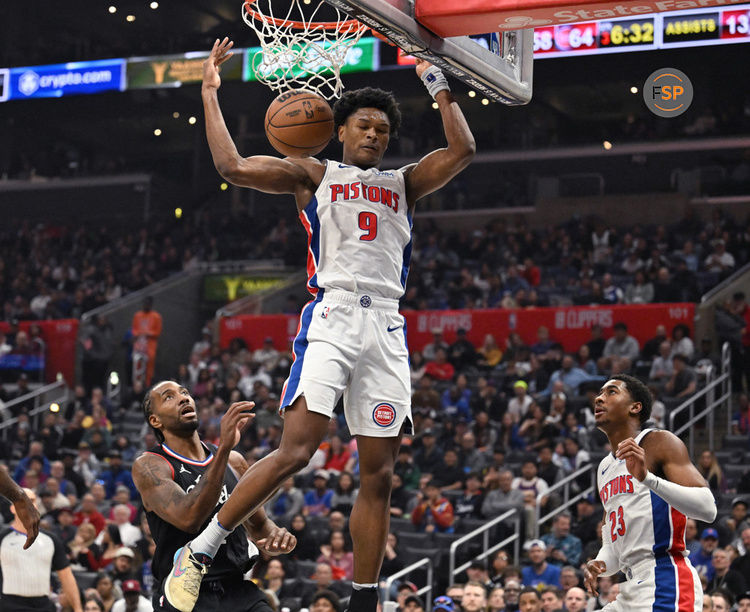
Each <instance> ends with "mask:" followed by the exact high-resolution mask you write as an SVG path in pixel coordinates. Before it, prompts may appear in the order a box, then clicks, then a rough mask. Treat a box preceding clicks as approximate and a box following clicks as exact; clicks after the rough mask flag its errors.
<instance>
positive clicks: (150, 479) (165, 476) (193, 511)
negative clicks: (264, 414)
mask: <svg viewBox="0 0 750 612" xmlns="http://www.w3.org/2000/svg"><path fill="white" fill-rule="evenodd" d="M254 407H255V404H254V403H253V402H237V403H235V404H232V405H231V406H230V407H229V409H228V410H227V412H226V413H225V414H224V416H223V417H222V419H221V434H220V438H219V445H218V447H217V449H216V453H215V454H214V459H213V461H211V464H210V466H209V468H208V469H207V470H206V472H205V474H204V475H203V477H202V478H201V479H200V481H199V482H198V484H196V485H195V487H193V488H192V489H191V490H190V492H189V493H186V492H185V491H184V490H183V489H182V488H181V487H180V485H178V484H177V483H176V482H175V481H174V480H173V475H172V468H171V467H170V465H169V463H168V462H167V461H166V460H164V458H162V457H160V456H158V455H154V454H151V453H144V454H143V455H141V456H140V457H138V459H136V461H135V463H133V480H134V481H135V486H136V488H137V489H138V491H139V493H140V494H141V498H142V500H143V505H144V507H145V508H146V510H151V511H153V512H155V513H156V514H158V515H159V516H160V517H161V518H162V519H164V520H165V521H167V522H168V523H170V524H171V525H174V526H175V527H177V528H178V529H180V530H182V531H186V532H188V533H198V531H199V530H200V528H201V525H203V523H205V522H206V520H208V518H209V517H210V516H211V514H212V513H213V511H214V510H215V508H216V504H217V502H218V501H219V495H220V494H221V488H222V486H223V484H224V473H225V471H226V468H227V462H228V461H229V455H230V453H231V451H232V448H234V447H235V446H237V444H238V442H239V438H240V436H241V434H242V430H243V429H244V427H245V426H246V425H247V424H248V423H249V422H250V420H251V419H252V418H253V417H254V415H253V414H252V413H251V412H250V411H251V410H252V409H253V408H254Z"/></svg>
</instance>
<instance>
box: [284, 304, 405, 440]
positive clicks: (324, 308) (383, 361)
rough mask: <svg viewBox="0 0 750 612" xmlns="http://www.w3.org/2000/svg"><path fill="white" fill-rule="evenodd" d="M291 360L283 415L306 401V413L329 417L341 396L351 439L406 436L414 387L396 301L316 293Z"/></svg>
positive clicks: (306, 309)
mask: <svg viewBox="0 0 750 612" xmlns="http://www.w3.org/2000/svg"><path fill="white" fill-rule="evenodd" d="M293 350H294V362H293V363H292V367H291V370H290V372H289V378H287V380H286V382H285V383H284V389H283V390H282V392H281V410H282V412H283V410H284V409H285V408H286V407H287V406H291V405H292V404H293V403H294V401H295V400H296V399H297V398H298V397H299V396H300V395H304V396H305V400H306V402H307V409H308V410H311V411H313V412H318V413H320V414H324V415H326V416H328V417H329V418H330V417H331V416H332V415H333V410H334V408H335V407H336V403H337V402H338V400H339V399H340V398H341V397H342V395H343V398H344V414H345V416H346V422H347V424H348V426H349V431H350V432H351V433H352V434H353V435H365V436H374V437H382V438H389V437H394V436H397V435H398V434H399V432H400V431H401V427H402V426H404V424H405V425H406V427H405V430H406V433H411V429H412V418H411V381H410V377H409V351H408V349H407V347H406V321H405V319H404V317H402V316H401V315H400V314H399V312H398V300H393V299H387V298H378V297H374V296H369V295H364V294H363V295H357V294H354V293H350V292H348V291H338V290H329V291H323V290H321V291H320V293H319V294H318V296H317V297H316V298H315V299H314V300H313V301H311V302H309V303H308V304H307V305H306V306H305V307H304V308H303V309H302V314H301V316H300V324H299V331H298V332H297V336H296V338H295V339H294V348H293Z"/></svg>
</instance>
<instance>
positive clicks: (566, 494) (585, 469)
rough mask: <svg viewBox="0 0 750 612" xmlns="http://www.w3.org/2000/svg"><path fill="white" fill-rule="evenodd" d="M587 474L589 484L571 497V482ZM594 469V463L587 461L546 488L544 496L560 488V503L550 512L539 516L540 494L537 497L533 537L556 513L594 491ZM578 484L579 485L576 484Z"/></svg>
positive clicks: (537, 534)
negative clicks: (589, 479) (589, 480)
mask: <svg viewBox="0 0 750 612" xmlns="http://www.w3.org/2000/svg"><path fill="white" fill-rule="evenodd" d="M586 474H588V475H589V478H591V485H590V486H588V487H587V488H585V489H583V490H581V491H580V492H579V493H577V494H576V495H573V496H572V497H571V490H570V487H571V485H572V484H574V483H576V481H577V480H578V479H579V478H580V477H581V476H584V475H586ZM595 478H596V470H595V469H594V465H593V464H592V463H587V464H586V465H583V466H581V467H579V468H578V469H577V470H576V471H575V472H571V473H570V474H568V475H567V476H566V477H565V478H563V479H562V480H560V481H559V482H556V483H555V484H553V485H552V486H551V487H550V488H549V489H547V491H546V493H545V494H544V496H545V497H547V496H549V495H550V493H554V492H555V491H557V490H559V489H562V496H563V499H562V504H560V505H559V506H557V507H556V508H555V509H554V510H552V511H551V512H548V513H547V514H545V515H544V516H541V514H542V508H541V505H540V503H539V502H540V501H541V497H542V496H541V495H540V496H539V497H537V500H536V505H535V506H534V537H535V538H538V537H539V531H540V528H541V526H542V525H544V524H545V523H546V522H547V521H549V520H551V519H553V518H555V517H556V516H557V515H558V514H560V513H561V512H564V511H565V510H567V509H568V508H570V507H571V506H572V505H573V504H575V503H577V502H578V501H579V500H581V499H583V498H584V497H586V496H587V495H591V494H592V493H595V492H596V480H594V479H595ZM578 486H580V485H578Z"/></svg>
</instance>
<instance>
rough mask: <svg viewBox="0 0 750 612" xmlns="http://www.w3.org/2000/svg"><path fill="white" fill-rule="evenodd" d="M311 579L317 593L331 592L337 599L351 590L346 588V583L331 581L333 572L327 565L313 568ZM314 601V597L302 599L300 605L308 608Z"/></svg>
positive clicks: (319, 564) (323, 564)
mask: <svg viewBox="0 0 750 612" xmlns="http://www.w3.org/2000/svg"><path fill="white" fill-rule="evenodd" d="M312 577H313V580H315V587H316V589H317V591H325V590H328V591H333V592H334V593H335V594H336V595H337V596H339V597H346V596H347V595H348V594H349V593H348V592H347V591H350V590H351V587H350V586H347V584H346V583H344V582H341V581H339V580H334V579H333V570H332V569H331V566H330V565H328V563H318V564H317V565H316V566H315V573H314V574H313V576H312ZM314 600H315V596H314V595H313V596H312V597H310V598H309V599H308V600H305V598H304V597H303V599H302V605H303V606H309V605H310V603H311V602H312V601H314ZM339 612H340V611H339Z"/></svg>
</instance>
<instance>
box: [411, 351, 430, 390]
mask: <svg viewBox="0 0 750 612" xmlns="http://www.w3.org/2000/svg"><path fill="white" fill-rule="evenodd" d="M426 365H427V364H426V362H425V360H424V357H422V353H420V352H419V351H414V352H412V354H411V357H410V358H409V376H410V378H411V388H412V389H416V388H417V387H418V386H419V381H420V380H421V379H422V377H423V376H424V372H425V368H426Z"/></svg>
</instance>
